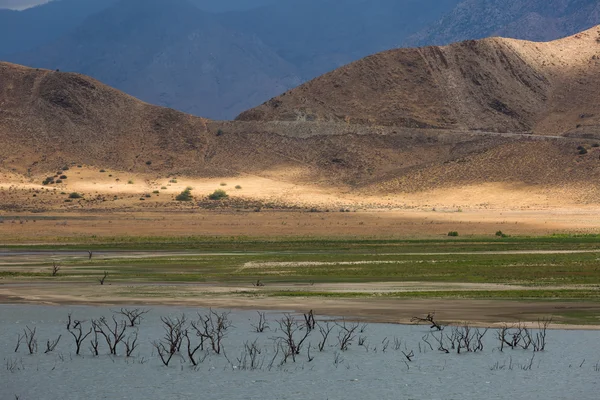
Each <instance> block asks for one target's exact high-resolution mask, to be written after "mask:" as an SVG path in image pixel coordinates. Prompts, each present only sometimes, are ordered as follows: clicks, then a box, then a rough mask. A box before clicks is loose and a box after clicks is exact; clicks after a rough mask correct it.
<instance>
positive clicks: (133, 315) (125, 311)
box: [116, 308, 150, 328]
mask: <svg viewBox="0 0 600 400" xmlns="http://www.w3.org/2000/svg"><path fill="white" fill-rule="evenodd" d="M148 312H150V310H142V309H140V308H134V309H129V308H121V310H119V311H116V313H117V314H120V315H122V316H124V317H125V318H127V320H128V321H129V326H130V327H131V328H133V327H135V326H136V325H139V324H140V322H142V316H143V315H144V314H147V313H148Z"/></svg>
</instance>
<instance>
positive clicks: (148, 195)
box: [144, 194, 152, 199]
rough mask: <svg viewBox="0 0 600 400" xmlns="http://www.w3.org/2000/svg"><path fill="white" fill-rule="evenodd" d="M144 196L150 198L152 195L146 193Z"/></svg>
mask: <svg viewBox="0 0 600 400" xmlns="http://www.w3.org/2000/svg"><path fill="white" fill-rule="evenodd" d="M144 197H145V198H147V199H149V198H150V197H152V195H150V194H145V195H144Z"/></svg>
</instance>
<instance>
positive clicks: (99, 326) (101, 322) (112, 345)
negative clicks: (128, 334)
mask: <svg viewBox="0 0 600 400" xmlns="http://www.w3.org/2000/svg"><path fill="white" fill-rule="evenodd" d="M92 326H93V328H94V331H95V332H96V333H98V334H100V335H101V336H103V337H104V340H105V341H106V344H107V345H108V349H109V351H110V354H112V355H117V346H118V345H119V343H121V341H123V338H124V337H125V330H126V329H127V324H126V323H125V321H117V319H116V318H115V316H114V315H113V317H112V323H111V322H109V321H108V320H107V319H106V318H105V317H101V318H100V319H98V320H92Z"/></svg>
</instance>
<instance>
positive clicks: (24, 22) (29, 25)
mask: <svg viewBox="0 0 600 400" xmlns="http://www.w3.org/2000/svg"><path fill="white" fill-rule="evenodd" d="M116 1H117V0H60V1H53V2H50V3H47V4H44V5H41V6H37V7H33V8H29V9H27V10H23V11H12V10H0V58H3V57H5V56H6V55H8V54H11V53H15V52H22V51H26V50H30V49H33V48H35V47H38V46H41V45H43V44H46V43H50V42H52V41H53V40H56V39H57V38H59V37H61V36H62V35H64V34H65V33H67V32H70V31H72V30H73V29H75V28H76V27H77V26H79V25H80V24H81V23H82V22H83V21H84V20H85V18H87V17H88V16H89V15H92V14H94V13H97V12H98V11H100V10H103V9H105V8H106V7H109V6H110V5H111V4H114V3H115V2H116Z"/></svg>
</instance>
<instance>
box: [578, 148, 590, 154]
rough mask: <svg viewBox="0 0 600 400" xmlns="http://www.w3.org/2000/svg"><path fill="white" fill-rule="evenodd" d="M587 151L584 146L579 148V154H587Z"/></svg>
mask: <svg viewBox="0 0 600 400" xmlns="http://www.w3.org/2000/svg"><path fill="white" fill-rule="evenodd" d="M587 152H588V151H587V149H585V148H582V149H579V154H581V155H584V154H587Z"/></svg>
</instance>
